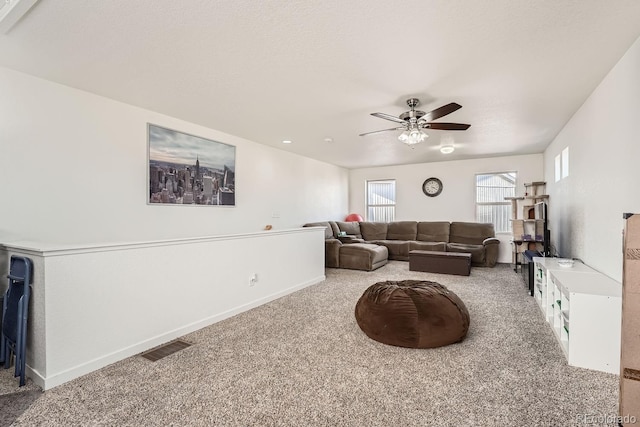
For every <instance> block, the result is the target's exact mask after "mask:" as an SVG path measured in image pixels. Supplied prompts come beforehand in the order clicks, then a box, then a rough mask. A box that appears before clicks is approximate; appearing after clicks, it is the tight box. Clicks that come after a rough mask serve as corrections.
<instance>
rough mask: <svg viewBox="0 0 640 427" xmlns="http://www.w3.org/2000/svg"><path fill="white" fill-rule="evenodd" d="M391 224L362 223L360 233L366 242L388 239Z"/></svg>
mask: <svg viewBox="0 0 640 427" xmlns="http://www.w3.org/2000/svg"><path fill="white" fill-rule="evenodd" d="M388 228H389V224H387V223H386V222H361V223H360V231H361V232H362V238H363V239H364V240H367V241H370V240H384V239H386V238H387V229H388Z"/></svg>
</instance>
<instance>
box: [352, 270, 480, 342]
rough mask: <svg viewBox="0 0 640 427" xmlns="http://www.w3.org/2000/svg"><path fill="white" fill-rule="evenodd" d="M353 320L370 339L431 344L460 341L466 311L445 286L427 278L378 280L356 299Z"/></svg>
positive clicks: (465, 326) (466, 320)
mask: <svg viewBox="0 0 640 427" xmlns="http://www.w3.org/2000/svg"><path fill="white" fill-rule="evenodd" d="M355 316H356V322H358V326H360V329H362V331H363V332H364V333H365V334H366V335H367V336H368V337H369V338H371V339H373V340H376V341H379V342H381V343H384V344H390V345H395V346H400V347H410V348H433V347H441V346H444V345H449V344H453V343H456V342H459V341H462V340H463V339H464V337H466V336H467V331H468V330H469V322H470V318H469V312H468V311H467V307H466V306H465V305H464V303H463V302H462V300H461V299H460V298H459V297H458V296H457V295H456V294H455V293H453V292H451V291H450V290H449V289H447V288H446V287H445V286H443V285H441V284H439V283H436V282H429V281H420V280H403V281H387V282H379V283H376V284H374V285H372V286H370V287H369V288H368V289H367V290H366V291H365V292H364V294H362V296H361V297H360V299H359V300H358V303H357V304H356V309H355Z"/></svg>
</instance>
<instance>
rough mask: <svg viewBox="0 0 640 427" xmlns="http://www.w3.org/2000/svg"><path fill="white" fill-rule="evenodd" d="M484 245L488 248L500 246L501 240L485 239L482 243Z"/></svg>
mask: <svg viewBox="0 0 640 427" xmlns="http://www.w3.org/2000/svg"><path fill="white" fill-rule="evenodd" d="M482 244H483V245H484V246H487V245H494V244H500V240H499V239H496V238H495V237H489V238H487V239H484V240H483V241H482Z"/></svg>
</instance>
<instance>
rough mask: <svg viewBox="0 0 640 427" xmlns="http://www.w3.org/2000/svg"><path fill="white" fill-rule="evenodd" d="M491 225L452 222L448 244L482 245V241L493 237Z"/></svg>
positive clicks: (493, 232)
mask: <svg viewBox="0 0 640 427" xmlns="http://www.w3.org/2000/svg"><path fill="white" fill-rule="evenodd" d="M495 235H496V233H495V231H494V228H493V224H487V223H480V222H452V223H451V234H450V236H449V242H451V243H466V244H471V245H482V242H483V241H484V239H486V238H488V237H495Z"/></svg>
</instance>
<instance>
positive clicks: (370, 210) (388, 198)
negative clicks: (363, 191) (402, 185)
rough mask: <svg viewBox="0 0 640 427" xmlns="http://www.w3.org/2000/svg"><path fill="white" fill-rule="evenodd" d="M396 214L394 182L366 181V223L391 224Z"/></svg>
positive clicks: (388, 180)
mask: <svg viewBox="0 0 640 427" xmlns="http://www.w3.org/2000/svg"><path fill="white" fill-rule="evenodd" d="M395 214H396V181H395V180H393V179H387V180H381V181H367V221H375V222H391V221H394V219H395Z"/></svg>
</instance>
